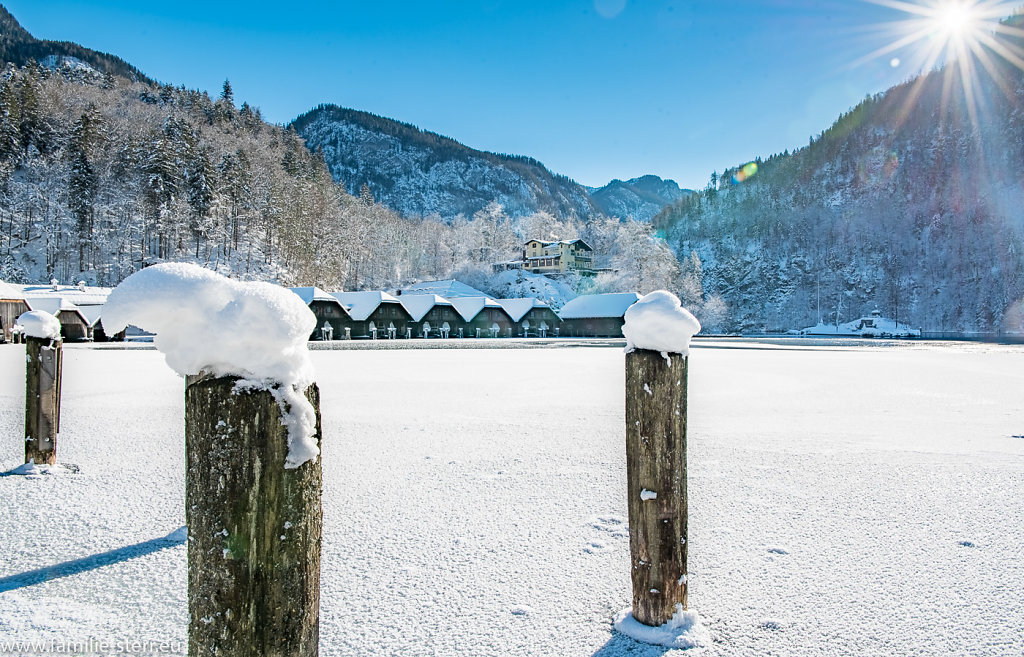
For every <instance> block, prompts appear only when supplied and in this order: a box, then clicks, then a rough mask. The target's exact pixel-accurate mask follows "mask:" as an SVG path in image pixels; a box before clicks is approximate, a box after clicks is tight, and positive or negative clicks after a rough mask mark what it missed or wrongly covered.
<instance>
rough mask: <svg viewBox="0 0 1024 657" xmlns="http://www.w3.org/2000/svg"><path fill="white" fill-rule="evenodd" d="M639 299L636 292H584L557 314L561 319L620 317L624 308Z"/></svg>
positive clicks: (624, 312) (623, 312) (623, 313)
mask: <svg viewBox="0 0 1024 657" xmlns="http://www.w3.org/2000/svg"><path fill="white" fill-rule="evenodd" d="M639 300H640V295H639V294H637V293H636V292H627V293H612V294H585V295H583V296H579V297H576V298H575V299H573V300H571V301H569V302H568V303H566V304H565V305H564V306H562V310H561V311H560V312H559V313H558V316H559V317H561V318H562V319H589V318H601V317H622V316H623V315H625V314H626V309H627V308H629V307H630V306H632V305H633V304H634V303H636V302H637V301H639Z"/></svg>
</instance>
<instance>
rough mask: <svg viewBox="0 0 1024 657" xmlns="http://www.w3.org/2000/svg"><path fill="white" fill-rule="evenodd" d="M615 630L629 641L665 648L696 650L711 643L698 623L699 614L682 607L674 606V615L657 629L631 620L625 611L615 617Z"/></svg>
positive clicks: (630, 615) (629, 613)
mask: <svg viewBox="0 0 1024 657" xmlns="http://www.w3.org/2000/svg"><path fill="white" fill-rule="evenodd" d="M613 625H614V627H615V629H616V630H618V631H619V632H622V633H623V634H625V635H626V636H628V637H630V638H631V639H636V640H637V641H642V642H644V643H650V644H652V645H655V646H665V647H666V648H683V649H686V648H697V647H700V646H705V645H708V644H710V643H711V635H710V634H709V633H708V630H707V628H706V627H704V626H703V625H702V624H701V622H700V614H698V613H697V612H696V611H693V610H692V609H691V610H684V609H683V605H681V604H677V605H676V613H674V614H673V615H672V618H670V619H669V620H668V622H667V623H665V624H664V625H661V626H659V627H651V626H649V625H644V624H643V623H641V622H640V621H638V620H637V619H635V618H633V612H632V610H631V609H625V610H623V611H621V612H620V613H619V614H618V615H616V616H615V622H614V623H613Z"/></svg>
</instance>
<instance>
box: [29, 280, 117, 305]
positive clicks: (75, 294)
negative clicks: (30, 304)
mask: <svg viewBox="0 0 1024 657" xmlns="http://www.w3.org/2000/svg"><path fill="white" fill-rule="evenodd" d="M53 287H54V286H53V285H42V284H33V285H22V286H21V291H22V292H23V293H24V295H25V297H27V298H30V299H67V300H68V301H69V302H71V303H72V304H74V305H75V306H78V307H82V306H102V305H103V304H105V303H106V302H107V297H109V296H110V292H111V291H112V289H113V288H109V287H95V286H90V285H83V286H78V285H58V286H57V289H56V290H54V289H53Z"/></svg>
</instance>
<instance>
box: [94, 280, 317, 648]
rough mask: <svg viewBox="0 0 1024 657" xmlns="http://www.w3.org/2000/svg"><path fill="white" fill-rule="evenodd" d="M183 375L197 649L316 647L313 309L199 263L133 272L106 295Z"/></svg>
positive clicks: (192, 627) (120, 322)
mask: <svg viewBox="0 0 1024 657" xmlns="http://www.w3.org/2000/svg"><path fill="white" fill-rule="evenodd" d="M103 319H104V322H106V323H108V324H110V325H111V327H112V330H115V331H116V330H120V328H122V327H124V326H126V325H128V324H133V325H135V326H138V327H139V328H142V329H144V330H148V331H150V332H152V333H154V334H155V337H154V345H155V346H156V347H157V349H159V350H160V351H162V352H163V353H164V355H165V357H166V359H167V364H168V365H169V366H170V367H171V368H172V369H173V370H175V371H176V372H178V373H179V374H182V375H184V376H186V381H185V448H186V467H187V471H186V478H185V517H186V520H187V524H188V604H189V647H188V652H189V654H190V655H221V656H223V657H251V656H253V655H260V656H269V655H275V656H277V655H280V656H282V657H285V656H287V657H315V656H316V655H317V654H318V651H319V633H320V629H319V628H320V610H319V606H320V542H321V528H322V511H321V505H320V499H321V466H320V449H319V448H320V437H321V434H320V409H319V391H318V389H317V386H316V384H315V383H314V382H313V371H312V365H311V363H310V360H309V352H308V349H307V343H306V342H307V339H308V337H309V335H310V333H311V332H312V331H313V330H314V329H315V327H316V317H315V316H314V315H313V313H312V312H311V311H310V310H309V308H308V307H307V306H306V305H305V304H303V303H302V301H301V299H299V297H298V296H296V295H294V294H292V293H291V292H289V291H288V290H286V289H285V288H280V287H278V286H275V285H271V284H269V283H240V282H237V281H232V280H230V279H227V278H224V277H223V276H220V275H219V274H216V273H214V272H211V271H207V270H205V269H202V268H201V267H198V266H196V265H186V264H161V265H155V266H153V267H149V268H146V269H143V270H142V271H139V272H137V273H135V274H133V275H132V276H130V277H128V278H127V279H126V280H125V281H124V282H122V283H121V285H119V286H118V287H117V288H116V289H115V290H114V291H113V292H112V293H111V294H110V297H109V298H108V300H107V304H106V305H105V306H104V312H103Z"/></svg>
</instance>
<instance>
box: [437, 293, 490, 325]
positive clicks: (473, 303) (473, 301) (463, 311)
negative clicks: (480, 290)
mask: <svg viewBox="0 0 1024 657" xmlns="http://www.w3.org/2000/svg"><path fill="white" fill-rule="evenodd" d="M448 301H450V302H451V304H452V307H453V308H455V311H456V312H458V313H459V315H461V316H462V319H464V320H466V321H467V322H471V321H473V319H474V318H475V317H476V316H477V315H479V314H480V311H481V310H483V309H484V308H501V307H502V306H501V303H500V302H498V301H495V300H494V299H492V298H490V297H456V298H454V299H449V300H448Z"/></svg>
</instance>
